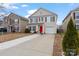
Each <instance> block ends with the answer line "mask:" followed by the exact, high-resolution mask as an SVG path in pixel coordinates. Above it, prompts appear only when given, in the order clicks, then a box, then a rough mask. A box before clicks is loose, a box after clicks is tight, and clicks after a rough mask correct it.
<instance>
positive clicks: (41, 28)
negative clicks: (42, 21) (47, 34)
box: [40, 25, 43, 33]
mask: <svg viewBox="0 0 79 59" xmlns="http://www.w3.org/2000/svg"><path fill="white" fill-rule="evenodd" d="M42 32H43V27H42V25H40V33H42Z"/></svg>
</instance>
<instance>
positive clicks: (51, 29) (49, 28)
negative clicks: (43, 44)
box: [46, 26, 55, 33]
mask: <svg viewBox="0 0 79 59" xmlns="http://www.w3.org/2000/svg"><path fill="white" fill-rule="evenodd" d="M46 33H55V30H54V28H53V27H52V26H47V27H46Z"/></svg>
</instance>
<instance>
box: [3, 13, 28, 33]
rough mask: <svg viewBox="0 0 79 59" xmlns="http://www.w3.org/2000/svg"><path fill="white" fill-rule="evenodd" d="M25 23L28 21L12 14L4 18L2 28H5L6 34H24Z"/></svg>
mask: <svg viewBox="0 0 79 59" xmlns="http://www.w3.org/2000/svg"><path fill="white" fill-rule="evenodd" d="M27 23H28V20H27V19H26V18H24V17H21V16H19V15H16V14H14V13H11V14H9V15H8V16H6V17H4V27H5V28H7V32H24V31H25V28H26V26H27Z"/></svg>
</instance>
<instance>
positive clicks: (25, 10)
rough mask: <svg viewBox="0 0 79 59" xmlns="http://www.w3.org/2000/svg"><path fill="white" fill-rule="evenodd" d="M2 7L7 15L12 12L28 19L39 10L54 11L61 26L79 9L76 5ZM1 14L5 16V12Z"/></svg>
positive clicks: (19, 4) (11, 5) (53, 4)
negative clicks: (64, 20)
mask: <svg viewBox="0 0 79 59" xmlns="http://www.w3.org/2000/svg"><path fill="white" fill-rule="evenodd" d="M0 5H1V6H4V7H5V8H6V11H7V13H8V12H9V11H12V12H14V13H16V14H18V15H20V16H24V17H28V16H29V15H31V14H32V13H34V12H35V11H36V10H37V9H38V8H40V7H41V8H44V9H47V10H49V11H52V12H54V13H56V14H57V15H58V19H57V24H58V25H61V24H62V20H63V19H64V18H65V17H66V16H67V14H68V13H69V12H70V11H71V10H73V9H75V8H77V7H79V4H74V3H69V4H68V3H67V4H66V3H49V4H48V3H29V4H27V3H1V4H0ZM0 14H4V11H2V10H1V11H0Z"/></svg>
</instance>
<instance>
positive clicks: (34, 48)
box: [0, 34, 55, 56]
mask: <svg viewBox="0 0 79 59" xmlns="http://www.w3.org/2000/svg"><path fill="white" fill-rule="evenodd" d="M54 37H55V35H52V34H51V35H50V34H45V35H40V34H39V36H37V37H36V38H33V39H31V40H28V41H25V42H23V43H20V44H18V45H16V46H13V47H11V48H7V49H2V50H0V55H3V56H51V55H52V54H53V41H54Z"/></svg>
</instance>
